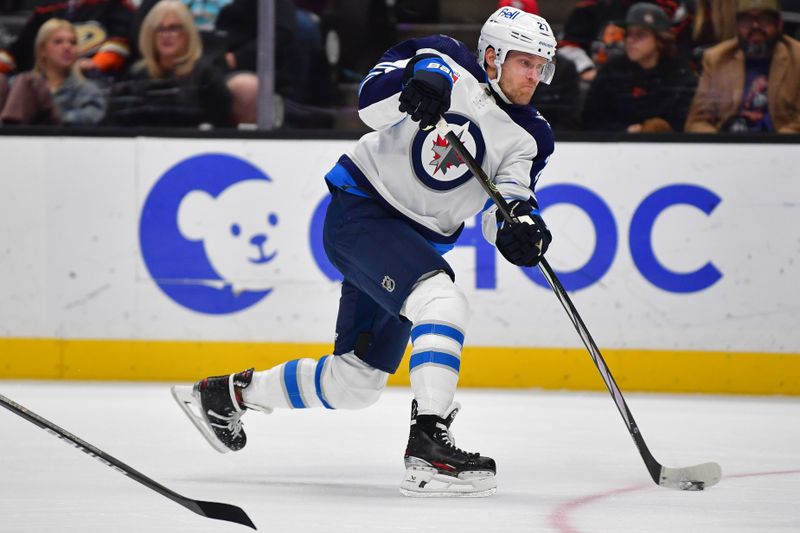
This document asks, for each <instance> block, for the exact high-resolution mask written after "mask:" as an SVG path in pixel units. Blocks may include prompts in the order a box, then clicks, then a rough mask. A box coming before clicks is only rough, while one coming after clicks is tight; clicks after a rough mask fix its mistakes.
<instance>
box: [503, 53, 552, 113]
mask: <svg viewBox="0 0 800 533" xmlns="http://www.w3.org/2000/svg"><path fill="white" fill-rule="evenodd" d="M546 64H547V59H545V58H543V57H540V56H537V55H533V54H528V53H526V52H518V51H516V50H511V51H509V52H508V54H506V60H505V61H503V73H502V74H501V76H500V89H502V90H503V94H505V95H506V97H508V99H509V100H511V102H513V103H515V104H518V105H527V104H529V103H530V101H531V98H532V97H533V93H534V91H536V87H537V86H538V85H539V81H540V80H541V78H542V69H543V68H544V66H545V65H546Z"/></svg>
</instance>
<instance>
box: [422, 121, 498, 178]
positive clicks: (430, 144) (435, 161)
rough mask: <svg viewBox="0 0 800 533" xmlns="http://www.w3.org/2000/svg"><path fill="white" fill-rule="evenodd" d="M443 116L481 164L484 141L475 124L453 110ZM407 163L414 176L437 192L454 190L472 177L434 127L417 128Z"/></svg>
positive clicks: (484, 146) (484, 148) (484, 149)
mask: <svg viewBox="0 0 800 533" xmlns="http://www.w3.org/2000/svg"><path fill="white" fill-rule="evenodd" d="M444 118H445V120H446V121H447V122H448V124H450V127H451V128H452V130H453V132H454V133H455V134H456V136H457V137H458V138H459V139H460V140H461V142H462V143H463V144H464V146H465V147H466V148H467V150H468V151H469V152H470V153H471V154H473V156H474V157H475V160H476V161H477V162H478V164H481V163H483V157H484V155H485V154H486V144H485V143H484V141H483V135H482V134H481V130H480V129H479V128H478V126H477V125H476V124H475V123H474V122H473V121H471V120H470V119H468V118H467V117H465V116H463V115H458V114H456V113H447V114H445V117H444ZM411 163H412V167H413V168H414V175H415V177H416V178H417V179H418V180H420V181H421V182H422V183H423V184H425V186H426V187H429V188H431V189H434V190H437V191H448V190H451V189H455V188H456V187H459V186H461V185H463V184H465V183H467V182H468V181H469V180H470V179H471V178H472V172H471V171H470V170H469V168H468V167H467V165H465V164H464V162H463V161H462V160H461V158H460V157H459V156H458V154H457V153H456V151H455V149H453V147H452V146H450V143H448V142H447V140H446V139H445V138H444V137H442V136H441V135H440V134H439V132H438V131H437V130H436V129H435V128H434V129H430V130H428V131H422V130H420V131H418V132H417V134H416V135H415V136H414V138H413V139H412V141H411Z"/></svg>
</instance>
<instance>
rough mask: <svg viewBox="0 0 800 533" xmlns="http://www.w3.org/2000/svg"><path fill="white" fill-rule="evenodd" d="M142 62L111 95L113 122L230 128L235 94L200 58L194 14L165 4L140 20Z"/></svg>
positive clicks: (169, 0)
mask: <svg viewBox="0 0 800 533" xmlns="http://www.w3.org/2000/svg"><path fill="white" fill-rule="evenodd" d="M139 50H140V52H141V54H142V59H141V60H140V61H139V62H137V63H136V64H135V65H133V67H132V68H131V71H130V73H129V75H128V78H127V79H126V80H124V81H122V82H118V83H116V84H115V85H114V87H113V89H112V95H111V111H112V118H113V121H114V122H115V123H118V124H122V125H132V126H168V127H197V126H200V125H204V124H210V125H213V126H218V127H222V126H231V125H233V124H232V117H231V94H230V91H229V90H228V87H227V85H226V84H225V78H224V75H223V73H222V72H221V71H220V70H219V69H218V68H216V67H215V66H214V65H212V64H211V61H210V60H208V59H207V58H204V57H202V53H203V47H202V44H201V43H200V35H199V33H198V31H197V27H196V26H195V24H194V19H193V17H192V14H191V12H190V11H189V9H188V8H187V7H186V5H185V4H183V3H182V2H181V1H180V0H161V1H160V2H158V3H157V4H156V5H155V6H154V7H153V8H152V9H151V10H150V12H149V13H148V14H147V16H146V17H145V18H144V20H143V21H142V28H141V31H140V33H139Z"/></svg>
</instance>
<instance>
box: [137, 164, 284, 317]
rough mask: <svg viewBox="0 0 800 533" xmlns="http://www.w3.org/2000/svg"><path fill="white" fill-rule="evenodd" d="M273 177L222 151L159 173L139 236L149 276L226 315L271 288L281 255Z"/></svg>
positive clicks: (191, 304) (177, 295) (174, 295)
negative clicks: (272, 186) (272, 183)
mask: <svg viewBox="0 0 800 533" xmlns="http://www.w3.org/2000/svg"><path fill="white" fill-rule="evenodd" d="M271 181H272V180H271V179H270V178H269V177H268V176H267V175H266V174H264V173H263V172H262V171H261V170H259V169H258V168H256V167H255V166H253V165H251V164H250V163H249V162H247V161H244V160H243V159H239V158H237V157H233V156H230V155H223V154H202V155H198V156H195V157H190V158H189V159H186V160H184V161H181V162H180V163H178V164H176V165H174V166H173V167H172V168H170V169H169V170H167V172H165V173H164V175H163V176H161V177H160V178H159V180H158V181H157V182H156V183H155V185H153V187H152V188H151V189H150V191H149V193H148V195H147V200H146V201H145V203H144V206H143V208H142V214H141V221H140V224H139V240H140V243H141V250H142V259H143V260H144V263H145V265H146V266H147V270H148V272H149V273H150V276H151V278H152V279H153V281H154V282H155V283H156V285H158V287H159V288H160V289H161V290H162V291H163V292H164V293H165V294H166V295H167V296H168V297H169V298H171V299H172V300H173V301H175V302H176V303H178V304H180V305H182V306H184V307H186V308H188V309H191V310H193V311H197V312H200V313H207V314H226V313H234V312H237V311H241V310H243V309H246V308H248V307H250V306H252V305H255V304H256V303H257V302H259V301H261V300H262V299H263V298H264V297H265V296H267V295H268V294H269V293H270V292H272V290H273V286H274V283H275V280H276V278H277V271H278V270H277V269H278V268H279V264H280V257H281V254H280V253H279V246H278V244H277V243H278V242H279V241H280V233H279V232H277V231H276V230H277V228H278V227H279V224H280V217H279V215H278V206H279V205H280V204H279V201H278V199H276V198H274V195H273V193H272V190H271V186H270V183H271Z"/></svg>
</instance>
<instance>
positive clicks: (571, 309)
mask: <svg viewBox="0 0 800 533" xmlns="http://www.w3.org/2000/svg"><path fill="white" fill-rule="evenodd" d="M436 128H437V129H438V130H439V133H440V134H443V135H445V139H446V140H447V142H448V143H449V144H450V146H452V147H453V149H455V151H456V153H457V154H458V156H459V157H460V158H461V160H462V161H463V162H464V163H465V164H466V165H467V167H468V168H469V170H470V171H471V172H472V173H473V174H474V175H475V177H476V178H477V179H478V182H480V184H481V186H482V187H483V189H484V190H485V191H486V193H487V194H488V195H489V197H490V198H491V199H492V201H493V202H494V203H495V204H496V205H497V209H498V211H500V214H501V215H502V216H503V218H504V219H505V220H506V222H508V223H509V224H513V223H517V224H518V223H520V221H519V220H518V219H517V218H516V217H514V216H512V215H511V209H510V208H509V205H508V202H506V200H505V198H503V196H502V195H501V194H500V192H499V191H498V190H497V187H496V186H495V184H494V182H492V180H490V179H489V177H488V176H487V175H486V173H485V172H484V171H483V169H482V168H481V167H480V165H479V164H478V163H477V161H475V159H474V158H473V157H472V154H470V153H469V151H468V150H467V149H466V148H465V147H464V145H463V144H461V140H460V139H459V138H458V137H457V136H456V134H455V133H453V132H452V131H450V126H449V125H448V124H447V122H446V121H445V120H444V119H443V118H442V119H441V120H439V123H438V124H437V125H436ZM539 270H540V271H541V272H542V275H543V276H544V278H545V279H546V280H547V283H548V284H549V285H550V288H551V289H553V292H554V293H555V294H556V296H557V297H558V300H559V301H560V302H561V305H562V306H563V307H564V310H565V311H566V312H567V315H568V316H569V319H570V320H571V321H572V325H573V326H575V329H576V330H577V332H578V335H580V337H581V340H582V341H583V344H584V346H586V349H587V350H588V351H589V355H590V356H591V357H592V361H594V364H595V366H596V367H597V370H598V371H599V372H600V376H601V377H602V378H603V381H604V382H605V384H606V387H607V388H608V392H609V393H611V397H612V398H613V399H614V402H615V403H616V405H617V409H618V410H619V414H620V415H622V419H623V420H624V421H625V425H626V426H627V428H628V432H629V433H630V435H631V437H633V442H634V443H636V447H637V448H638V450H639V454H641V456H642V459H644V464H645V466H646V467H647V471H648V472H649V473H650V477H652V478H653V481H654V482H655V483H656V484H657V485H660V486H662V487H667V488H670V489H679V490H703V489H704V488H706V487H710V486H712V485H716V484H717V483H718V482H719V480H720V478H721V477H722V469H721V468H720V466H719V465H718V464H717V463H713V462H711V463H703V464H699V465H694V466H687V467H683V468H670V467H666V466H663V465H662V464H661V463H659V462H658V461H656V459H655V458H654V457H653V454H651V453H650V450H649V449H648V448H647V444H645V442H644V437H642V434H641V432H640V431H639V427H638V426H637V425H636V421H635V420H634V419H633V415H632V414H631V411H630V409H628V404H627V403H626V402H625V398H623V397H622V391H620V389H619V386H617V382H616V381H615V380H614V377H613V376H612V375H611V371H610V370H609V369H608V365H606V362H605V360H604V359H603V356H602V355H601V354H600V349H599V348H598V347H597V344H595V342H594V339H592V336H591V335H590V334H589V330H588V329H586V325H585V324H584V323H583V320H582V319H581V316H580V315H579V314H578V311H577V309H575V306H574V305H573V304H572V300H570V297H569V295H568V294H567V291H566V290H565V289H564V286H563V285H561V282H560V281H559V279H558V277H556V274H555V272H553V269H552V268H551V267H550V264H549V263H548V262H547V260H546V259H545V258H544V257H542V258H541V260H540V261H539Z"/></svg>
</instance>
